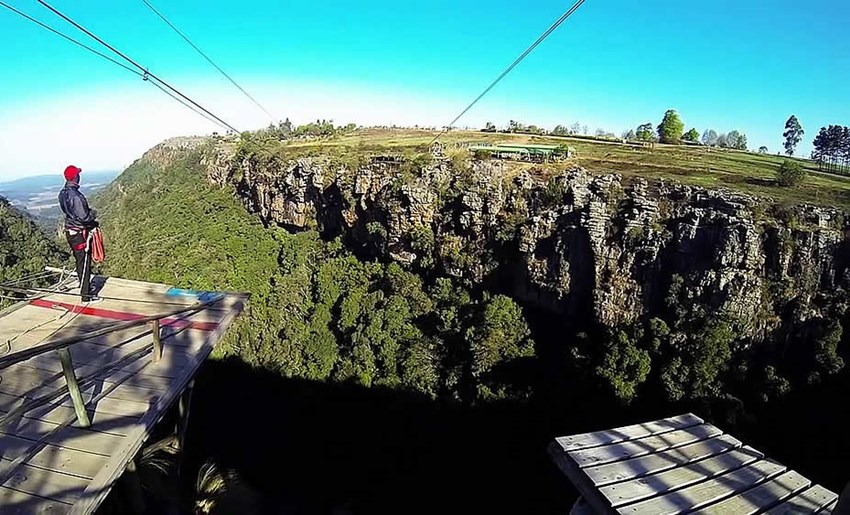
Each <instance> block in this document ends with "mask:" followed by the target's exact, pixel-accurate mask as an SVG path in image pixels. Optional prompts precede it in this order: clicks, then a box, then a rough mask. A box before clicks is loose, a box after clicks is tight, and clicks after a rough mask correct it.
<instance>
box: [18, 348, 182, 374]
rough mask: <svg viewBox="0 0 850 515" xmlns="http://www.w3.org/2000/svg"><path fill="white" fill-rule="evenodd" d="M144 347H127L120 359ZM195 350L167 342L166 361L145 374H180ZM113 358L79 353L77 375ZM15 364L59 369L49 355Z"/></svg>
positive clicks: (133, 366) (132, 364)
mask: <svg viewBox="0 0 850 515" xmlns="http://www.w3.org/2000/svg"><path fill="white" fill-rule="evenodd" d="M80 345H83V344H80ZM142 349H144V345H139V346H135V347H133V348H130V349H127V351H126V352H123V353H120V354H119V355H120V358H118V359H123V358H126V357H128V356H130V355H132V354H133V353H134V352H137V351H141V350H142ZM195 352H197V349H195V348H188V347H177V346H170V345H169V344H166V345H165V347H164V348H163V355H164V356H165V361H164V362H161V363H157V364H156V366H155V367H150V368H148V370H147V371H145V374H147V375H152V376H157V377H168V378H172V377H176V376H177V375H178V374H180V373H181V372H180V370H181V369H182V368H183V366H184V363H185V362H187V361H188V356H190V355H191V354H194V353H195ZM73 355H74V353H73V352H72V356H73ZM112 358H114V356H108V355H103V354H93V355H90V356H80V355H79V353H78V354H77V357H75V358H73V359H74V365H75V368H76V370H77V376H78V377H86V376H89V375H91V374H94V373H95V372H97V371H99V370H101V369H103V368H104V367H105V366H107V365H111V364H113V363H115V362H116V361H118V359H112ZM150 360H151V358H150V354H148V355H147V356H143V357H139V358H137V359H133V360H131V361H126V362H125V363H124V364H121V365H119V366H117V368H116V369H117V370H127V371H132V370H138V368H139V367H140V366H142V365H143V364H144V363H146V362H148V361H150ZM15 366H16V367H17V366H26V367H30V368H34V369H38V370H42V371H45V372H53V373H56V371H57V370H58V369H57V363H56V361H55V360H54V359H52V358H51V356H48V355H42V356H38V357H37V358H33V359H30V360H28V361H25V362H24V363H21V364H18V365H15Z"/></svg>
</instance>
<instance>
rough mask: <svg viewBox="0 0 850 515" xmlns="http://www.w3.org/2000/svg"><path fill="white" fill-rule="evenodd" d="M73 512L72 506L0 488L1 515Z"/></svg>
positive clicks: (54, 514) (52, 514) (56, 514)
mask: <svg viewBox="0 0 850 515" xmlns="http://www.w3.org/2000/svg"><path fill="white" fill-rule="evenodd" d="M70 511H71V505H69V504H66V503H62V502H59V501H51V500H49V499H44V498H42V497H36V496H34V495H30V494H26V493H24V492H19V491H17V490H13V489H12V488H6V487H0V515H7V514H9V515H12V514H15V515H18V514H20V515H31V514H33V513H50V514H51V515H58V514H62V513H68V512H70Z"/></svg>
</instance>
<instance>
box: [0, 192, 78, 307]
mask: <svg viewBox="0 0 850 515" xmlns="http://www.w3.org/2000/svg"><path fill="white" fill-rule="evenodd" d="M66 258H67V255H66V254H65V253H64V252H63V250H61V249H60V247H59V246H58V244H57V243H56V242H55V241H53V240H51V239H50V238H49V237H48V236H47V235H45V234H44V232H42V231H41V229H39V228H38V226H37V225H36V224H35V222H33V221H32V220H30V219H28V218H27V217H26V216H24V215H23V214H22V213H20V212H19V211H17V210H16V209H15V208H14V207H12V205H11V204H10V203H9V202H8V201H6V199H4V198H2V197H0V282H7V281H14V280H17V279H20V278H21V277H24V276H29V275H32V274H38V273H41V272H43V271H44V267H45V266H46V265H53V266H61V265H62V264H63V263H64V262H65V259H66ZM47 282H49V281H48V280H47V279H44V280H40V281H35V282H34V283H33V282H28V283H26V284H28V285H31V286H45V285H47ZM5 293H6V294H8V292H5ZM8 302H11V301H10V300H9V299H0V306H2V305H4V303H8Z"/></svg>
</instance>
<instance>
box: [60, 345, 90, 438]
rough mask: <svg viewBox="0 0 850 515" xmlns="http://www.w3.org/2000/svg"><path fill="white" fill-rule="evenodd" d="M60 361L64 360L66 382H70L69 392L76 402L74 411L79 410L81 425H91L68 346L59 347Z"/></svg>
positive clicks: (78, 419)
mask: <svg viewBox="0 0 850 515" xmlns="http://www.w3.org/2000/svg"><path fill="white" fill-rule="evenodd" d="M56 352H57V353H59V361H61V362H62V372H64V373H65V382H66V383H68V392H69V393H70V394H71V400H72V401H73V402H74V411H76V412H77V422H78V423H79V424H80V427H89V426H91V421H90V420H89V414H88V412H86V404H85V403H84V402H83V394H82V393H80V385H79V384H77V374H75V373H74V363H73V362H72V361H71V353H70V352H68V348H67V347H65V348H64V349H59V350H57V351H56Z"/></svg>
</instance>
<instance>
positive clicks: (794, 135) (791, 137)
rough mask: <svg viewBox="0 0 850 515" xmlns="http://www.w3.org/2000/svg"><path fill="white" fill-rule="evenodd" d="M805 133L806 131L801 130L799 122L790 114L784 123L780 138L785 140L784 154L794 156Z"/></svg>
mask: <svg viewBox="0 0 850 515" xmlns="http://www.w3.org/2000/svg"><path fill="white" fill-rule="evenodd" d="M805 133H806V131H804V130H803V126H802V125H800V120H798V119H797V117H796V116H795V115H793V114H792V115H791V117H790V118H788V121H786V122H785V132H783V133H782V137H783V138H785V154H787V155H789V156H793V155H794V151H795V150H796V149H797V145H798V144H799V143H800V141H802V140H803V134H805Z"/></svg>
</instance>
